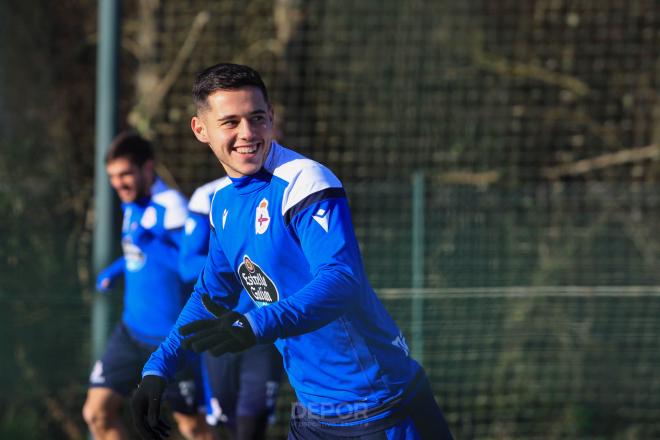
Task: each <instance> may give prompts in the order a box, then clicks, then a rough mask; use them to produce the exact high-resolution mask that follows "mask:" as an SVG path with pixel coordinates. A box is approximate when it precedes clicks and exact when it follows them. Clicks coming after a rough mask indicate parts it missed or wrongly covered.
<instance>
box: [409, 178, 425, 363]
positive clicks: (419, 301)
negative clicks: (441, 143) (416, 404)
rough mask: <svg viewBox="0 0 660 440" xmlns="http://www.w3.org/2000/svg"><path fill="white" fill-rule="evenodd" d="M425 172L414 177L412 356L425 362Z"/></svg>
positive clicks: (420, 361)
mask: <svg viewBox="0 0 660 440" xmlns="http://www.w3.org/2000/svg"><path fill="white" fill-rule="evenodd" d="M425 193H426V189H425V185H424V172H423V171H416V172H415V173H413V176H412V243H411V245H412V246H411V247H412V258H411V262H412V267H411V270H412V283H411V284H412V286H411V287H412V355H413V357H414V358H415V360H417V362H419V363H420V364H422V363H423V361H424V296H423V290H422V289H423V288H424V275H425V274H424V253H425V238H424V235H425V234H424V215H425V213H424V210H425V208H424V195H425Z"/></svg>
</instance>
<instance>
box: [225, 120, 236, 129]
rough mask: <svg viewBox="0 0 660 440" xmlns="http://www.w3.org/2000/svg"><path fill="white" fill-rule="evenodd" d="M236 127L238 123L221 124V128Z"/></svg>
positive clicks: (227, 122) (226, 122)
mask: <svg viewBox="0 0 660 440" xmlns="http://www.w3.org/2000/svg"><path fill="white" fill-rule="evenodd" d="M237 125H238V122H236V121H225V122H223V123H222V126H223V127H226V128H234V127H236V126H237Z"/></svg>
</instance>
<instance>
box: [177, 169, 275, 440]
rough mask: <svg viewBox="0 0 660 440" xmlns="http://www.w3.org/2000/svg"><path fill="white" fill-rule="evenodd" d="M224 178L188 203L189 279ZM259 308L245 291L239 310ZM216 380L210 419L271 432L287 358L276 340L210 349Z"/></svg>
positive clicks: (241, 429)
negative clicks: (215, 352) (219, 351)
mask: <svg viewBox="0 0 660 440" xmlns="http://www.w3.org/2000/svg"><path fill="white" fill-rule="evenodd" d="M223 180H224V179H217V180H214V181H212V182H209V183H206V184H205V185H202V186H200V187H199V188H197V189H196V190H195V192H194V193H193V195H192V197H191V198H190V203H188V219H187V220H186V225H185V234H184V237H183V241H182V243H181V252H180V253H179V271H180V272H181V277H182V278H183V280H184V281H186V282H193V281H195V280H197V277H198V276H199V274H200V272H201V271H202V269H203V268H204V263H205V262H206V256H207V254H208V250H209V238H210V234H211V224H210V222H209V213H210V211H211V201H212V199H213V195H214V194H215V190H216V188H217V187H218V185H220V184H221V183H222V181H223ZM253 308H254V304H253V303H252V301H251V300H250V298H249V296H248V295H247V294H245V295H241V297H240V299H239V305H238V307H237V310H238V311H239V312H240V313H245V312H247V311H249V310H251V309H253ZM204 363H205V366H206V368H207V372H208V381H209V383H210V396H209V400H210V401H209V402H207V406H208V407H209V408H211V410H212V411H210V412H209V415H208V416H207V421H208V422H209V423H210V424H212V425H218V424H221V425H223V426H226V427H228V428H229V430H230V432H231V433H232V437H233V439H234V440H260V439H264V438H266V427H267V425H268V421H269V418H271V417H272V416H274V410H275V398H276V395H277V390H278V387H279V383H280V380H281V377H282V358H281V356H280V354H279V352H278V351H277V350H276V349H275V347H274V346H273V345H272V344H262V345H255V346H254V347H251V348H249V349H247V350H245V351H243V352H241V353H225V354H223V355H222V356H219V357H216V356H211V355H209V354H205V355H204Z"/></svg>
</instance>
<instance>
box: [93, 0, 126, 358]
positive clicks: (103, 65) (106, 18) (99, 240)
mask: <svg viewBox="0 0 660 440" xmlns="http://www.w3.org/2000/svg"><path fill="white" fill-rule="evenodd" d="M98 8H99V9H98V45H97V56H96V142H95V167H94V219H95V221H94V242H93V255H92V258H93V261H92V264H93V267H94V275H96V274H98V273H99V271H100V270H101V269H103V268H104V267H105V266H107V265H108V264H109V263H110V262H111V261H110V260H111V259H112V249H113V241H114V227H113V220H112V219H113V217H114V216H113V212H112V209H113V195H112V188H110V185H109V183H108V178H107V177H106V174H105V161H104V157H105V152H106V150H107V148H108V145H110V142H112V139H113V137H114V136H115V134H116V132H117V84H118V81H117V76H118V68H117V66H118V63H119V10H120V1H119V0H99V4H98ZM109 319H110V305H109V301H108V298H107V297H105V296H102V295H98V294H97V295H94V300H93V304H92V341H91V343H92V361H94V360H96V359H98V358H99V356H100V355H101V353H102V350H103V347H104V346H105V341H106V339H107V336H108V329H109V327H110V326H109Z"/></svg>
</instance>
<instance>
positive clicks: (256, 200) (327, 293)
mask: <svg viewBox="0 0 660 440" xmlns="http://www.w3.org/2000/svg"><path fill="white" fill-rule="evenodd" d="M210 221H211V238H210V249H209V255H208V258H207V260H206V263H205V266H204V269H203V272H202V273H201V275H200V277H199V279H198V281H197V284H196V285H195V289H194V292H193V294H192V295H191V297H190V299H189V300H188V302H187V304H186V306H185V307H184V309H183V311H182V312H181V315H180V317H179V319H178V321H177V323H176V325H175V328H174V329H173V330H172V332H171V333H170V335H169V336H168V337H167V339H166V340H165V341H164V342H163V343H162V344H161V345H160V347H159V348H158V350H156V352H154V354H153V355H152V356H151V358H150V359H149V361H147V363H146V364H145V367H144V369H143V375H147V374H156V375H160V376H164V377H168V378H171V377H172V375H173V374H174V372H175V371H176V369H177V368H178V365H180V363H182V362H183V361H184V359H185V358H187V357H189V356H191V354H192V352H190V351H187V350H184V349H183V348H181V346H180V344H181V340H182V338H181V336H180V335H179V333H178V328H179V327H180V326H181V325H184V324H187V323H189V322H192V321H195V320H198V319H207V318H210V317H212V315H211V314H210V313H209V312H208V311H207V310H206V309H205V308H204V306H203V304H202V302H201V296H202V294H205V293H208V294H210V295H211V296H212V297H213V299H214V300H215V301H217V302H218V303H220V304H222V305H224V306H226V307H228V308H232V309H236V307H237V304H238V300H239V296H240V295H243V296H247V297H249V298H250V300H251V302H252V303H253V304H254V306H256V307H254V308H253V309H252V310H250V311H248V312H247V313H246V315H245V316H246V317H247V319H248V321H249V322H250V325H251V326H252V330H253V331H254V333H255V335H256V338H257V341H258V342H259V343H270V342H275V345H276V346H277V348H278V349H279V351H280V353H281V354H282V358H283V361H284V367H285V369H286V371H287V373H288V376H289V381H290V383H291V385H292V387H293V389H294V390H295V392H296V394H297V396H298V399H299V400H300V402H301V404H302V405H304V406H305V407H306V408H308V409H309V410H310V411H311V412H312V413H314V414H319V415H323V416H335V415H344V414H351V413H355V412H358V411H365V410H368V409H373V408H376V407H380V406H382V405H384V404H386V403H388V402H391V401H393V400H395V399H397V398H398V397H400V396H401V395H402V394H403V392H404V391H405V389H406V388H407V386H408V384H409V383H411V381H412V379H413V377H414V376H415V374H416V373H417V372H418V371H419V369H420V367H419V364H417V362H415V361H414V360H413V359H412V358H410V357H409V353H408V347H407V346H406V343H405V339H404V337H403V335H402V334H401V332H400V330H399V329H398V327H397V326H396V324H395V323H394V321H393V320H392V319H391V317H390V316H389V314H388V313H387V311H386V310H385V308H384V307H383V305H382V303H381V302H380V301H379V299H378V298H377V296H376V294H375V293H374V291H373V289H372V288H371V286H370V285H369V282H368V280H367V277H366V275H365V271H364V268H363V265H362V259H361V256H360V252H359V248H358V244H357V240H356V238H355V234H354V231H353V226H352V222H351V218H350V213H349V207H348V201H347V199H346V195H345V193H344V189H343V188H342V185H341V182H340V181H339V180H338V179H337V178H336V177H335V176H334V175H333V174H332V173H331V172H330V171H329V170H328V169H327V168H326V167H324V166H323V165H321V164H319V163H317V162H314V161H312V160H310V159H307V158H305V157H304V156H302V155H300V154H298V153H295V152H293V151H291V150H288V149H286V148H284V147H282V146H280V145H278V144H277V143H275V142H273V144H272V146H271V151H270V152H269V155H268V158H267V160H266V162H265V164H264V167H263V168H262V169H261V170H260V171H259V172H258V173H256V174H254V175H252V176H246V177H242V178H238V179H230V178H228V177H227V178H224V179H223V180H222V181H221V182H220V185H219V187H218V188H217V190H216V193H215V197H214V198H213V201H212V205H211V215H210Z"/></svg>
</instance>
